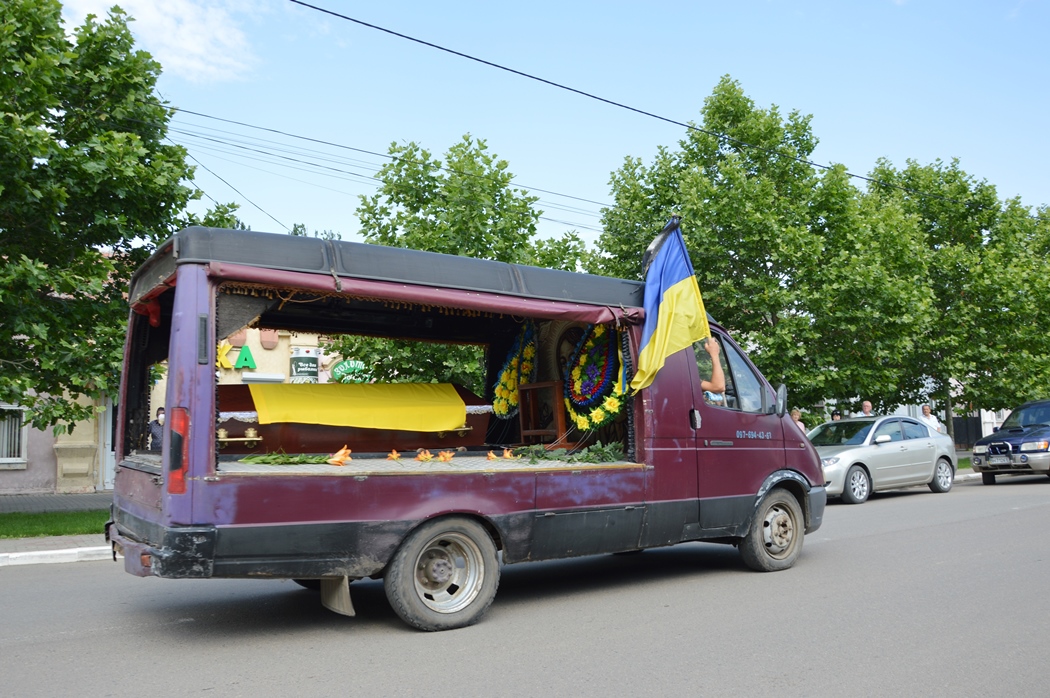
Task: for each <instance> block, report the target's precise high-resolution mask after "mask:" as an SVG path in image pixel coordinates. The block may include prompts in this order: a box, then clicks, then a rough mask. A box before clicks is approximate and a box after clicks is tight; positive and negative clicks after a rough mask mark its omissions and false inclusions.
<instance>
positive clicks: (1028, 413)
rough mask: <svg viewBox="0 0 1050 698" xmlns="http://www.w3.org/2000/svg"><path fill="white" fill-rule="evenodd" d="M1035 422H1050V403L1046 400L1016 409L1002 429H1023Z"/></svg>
mask: <svg viewBox="0 0 1050 698" xmlns="http://www.w3.org/2000/svg"><path fill="white" fill-rule="evenodd" d="M1033 424H1043V425H1047V424H1050V404H1048V403H1045V402H1044V403H1040V404H1038V405H1028V406H1027V407H1022V408H1020V409H1017V410H1014V411H1013V412H1011V413H1010V416H1009V417H1007V418H1006V421H1004V422H1003V425H1002V426H1001V427H1000V429H1021V428H1023V427H1030V426H1032V425H1033Z"/></svg>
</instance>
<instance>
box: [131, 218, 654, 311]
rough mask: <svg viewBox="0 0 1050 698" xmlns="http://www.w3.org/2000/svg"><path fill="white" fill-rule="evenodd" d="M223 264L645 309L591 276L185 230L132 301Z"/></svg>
mask: <svg viewBox="0 0 1050 698" xmlns="http://www.w3.org/2000/svg"><path fill="white" fill-rule="evenodd" d="M209 262H224V263H230V264H240V265H246V266H252V267H260V268H264V269H276V270H282V271H294V272H307V273H314V274H324V275H325V276H333V275H335V276H338V277H352V278H358V279H367V280H372V281H389V282H396V283H404V284H414V285H423V286H434V287H440V288H450V289H459V290H466V291H477V292H483V293H501V294H506V295H511V296H518V297H522V298H534V299H544V300H556V301H567V302H575V303H586V304H590V305H602V306H611V307H619V306H623V307H625V308H630V307H637V308H640V307H642V298H643V291H644V284H643V283H642V282H640V281H630V280H627V279H615V278H611V277H606V276H595V275H592V274H578V273H574V272H567V271H559V270H555V269H543V268H540V267H530V266H525V265H521V264H507V263H505V262H495V261H492V260H486V259H474V258H471V257H460V256H457V255H447V254H438V253H435V252H421V251H419V250H409V249H403V248H398V247H384V246H381V245H368V244H364V243H357V242H344V241H341V240H321V239H318V238H308V237H298V236H292V235H283V234H273V233H259V232H253V231H244V230H225V229H222V228H203V227H192V228H186V229H185V230H181V231H179V232H178V233H176V234H175V235H174V237H173V238H172V239H171V240H169V241H167V242H165V243H164V244H163V245H161V246H160V248H158V250H157V252H156V253H155V254H154V255H153V257H151V258H150V259H149V260H148V261H147V262H146V263H145V264H143V266H142V267H141V268H140V269H139V270H138V271H137V272H136V273H135V275H134V276H133V277H132V280H131V298H130V299H131V302H132V303H135V302H137V301H138V300H139V299H140V298H141V297H142V296H143V295H144V294H146V293H148V292H149V291H150V289H152V288H153V287H154V286H155V285H156V284H157V283H160V282H162V281H163V280H165V279H167V278H169V277H170V276H171V275H172V274H174V271H175V267H176V266H177V265H179V264H206V263H209Z"/></svg>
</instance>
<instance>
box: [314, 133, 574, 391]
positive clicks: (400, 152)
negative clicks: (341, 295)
mask: <svg viewBox="0 0 1050 698" xmlns="http://www.w3.org/2000/svg"><path fill="white" fill-rule="evenodd" d="M388 152H389V154H390V156H391V158H392V160H391V162H390V163H389V164H387V165H385V166H384V167H383V168H382V169H381V170H380V171H379V173H378V175H377V178H378V179H379V180H380V182H381V184H380V187H379V191H378V192H377V193H376V194H375V195H374V196H371V197H364V196H362V197H361V205H360V206H359V207H358V210H357V213H358V216H359V218H360V220H361V234H362V235H363V236H364V238H365V241H366V242H369V243H373V244H379V245H388V246H392V247H406V248H411V249H416V250H426V251H430V252H441V253H444V254H456V255H464V256H469V257H477V258H480V259H494V260H498V261H501V262H512V263H524V264H535V263H537V262H542V263H543V264H546V265H549V266H552V267H557V268H563V269H575V268H576V265H577V263H578V257H579V255H581V254H583V252H584V247H583V243H582V241H580V239H579V238H578V237H577V236H575V235H573V234H571V233H570V234H567V235H566V236H564V237H563V238H562V239H560V240H553V241H542V242H539V243H537V242H535V241H534V238H535V236H536V222H537V220H538V219H539V216H540V212H539V211H537V210H535V209H534V208H533V205H534V204H535V203H536V201H537V199H536V197H534V196H531V195H530V194H528V193H527V192H525V191H523V190H521V189H516V188H514V187H513V186H512V182H513V175H512V174H511V172H510V170H509V166H508V164H507V162H506V161H505V160H500V159H498V158H496V157H495V156H494V155H492V154H491V153H490V152H489V151H488V146H487V145H486V143H485V141H484V140H481V139H474V138H472V137H471V136H470V135H469V134H468V135H466V136H464V137H463V139H462V140H461V141H459V142H457V143H456V144H454V145H453V146H452V147H451V148H449V150H448V152H447V153H446V154H445V157H444V160H439V159H436V158H434V157H433V156H432V155H431V154H430V153H429V152H428V151H427V150H425V149H423V148H421V147H420V146H419V145H417V144H416V143H408V144H406V145H398V144H396V143H395V144H392V145H391V146H390V149H389V151H388ZM330 350H333V351H337V352H338V353H340V354H341V355H342V356H345V357H349V358H355V359H358V360H361V361H364V362H365V363H366V364H367V365H368V366H369V369H370V372H371V373H372V375H373V376H375V377H376V378H378V379H380V380H383V381H431V380H432V381H440V382H455V383H460V384H462V385H465V386H466V387H468V388H470V389H471V390H473V391H475V392H484V389H485V384H484V383H485V374H484V365H485V361H484V348H483V347H478V346H464V345H440V346H438V345H433V344H429V343H427V342H409V341H400V340H388V339H377V338H368V337H340V338H337V339H335V340H334V341H333V343H332V344H331V346H330Z"/></svg>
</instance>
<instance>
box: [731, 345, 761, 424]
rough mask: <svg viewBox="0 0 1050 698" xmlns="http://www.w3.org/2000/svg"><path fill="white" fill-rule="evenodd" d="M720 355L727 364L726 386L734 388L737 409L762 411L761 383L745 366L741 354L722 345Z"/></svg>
mask: <svg viewBox="0 0 1050 698" xmlns="http://www.w3.org/2000/svg"><path fill="white" fill-rule="evenodd" d="M722 355H723V356H724V357H726V360H727V361H728V362H729V373H727V374H726V384H727V385H728V384H729V383H730V379H729V377H730V376H732V384H733V386H734V387H735V388H736V401H737V404H738V405H739V407H738V409H740V410H742V411H744V412H761V411H762V381H760V380H759V379H758V376H756V375H755V373H754V371H752V370H751V367H750V366H748V365H747V361H746V360H745V359H744V356H743V354H741V353H740V352H739V351H737V350H736V348H734V347H733V345H731V344H727V343H724V342H723V343H722Z"/></svg>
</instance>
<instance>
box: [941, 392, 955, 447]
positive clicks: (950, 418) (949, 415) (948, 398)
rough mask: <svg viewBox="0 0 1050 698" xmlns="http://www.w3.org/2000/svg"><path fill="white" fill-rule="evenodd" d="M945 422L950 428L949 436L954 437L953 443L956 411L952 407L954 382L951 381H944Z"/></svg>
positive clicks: (948, 428) (953, 441)
mask: <svg viewBox="0 0 1050 698" xmlns="http://www.w3.org/2000/svg"><path fill="white" fill-rule="evenodd" d="M944 395H945V400H944V424H945V427H946V428H947V430H948V436H950V437H951V438H952V443H953V444H954V443H955V419H954V416H955V412H954V410H953V409H952V384H951V381H950V380H949V381H945V382H944Z"/></svg>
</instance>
